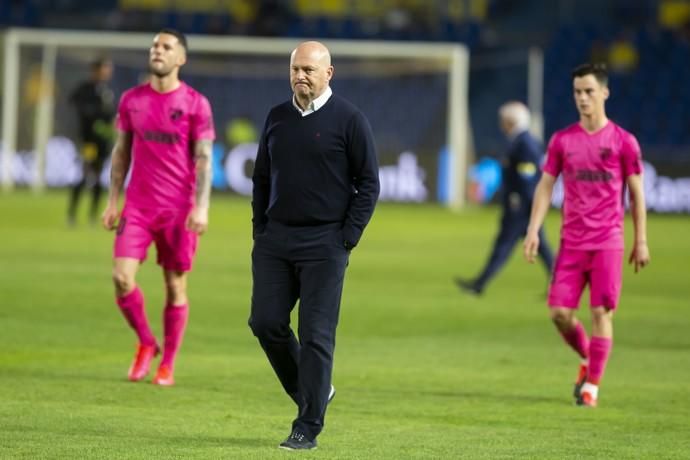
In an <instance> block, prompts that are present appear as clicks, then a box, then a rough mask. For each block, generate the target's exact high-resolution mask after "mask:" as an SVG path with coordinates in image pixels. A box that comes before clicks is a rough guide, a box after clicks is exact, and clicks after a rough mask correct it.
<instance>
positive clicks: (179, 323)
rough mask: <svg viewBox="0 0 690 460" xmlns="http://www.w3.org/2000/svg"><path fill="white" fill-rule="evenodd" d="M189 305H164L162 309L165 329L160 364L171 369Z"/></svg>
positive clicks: (180, 341) (182, 333) (182, 334)
mask: <svg viewBox="0 0 690 460" xmlns="http://www.w3.org/2000/svg"><path fill="white" fill-rule="evenodd" d="M188 316H189V307H188V306H187V305H170V304H168V305H166V306H165V310H164V311H163V330H164V331H165V343H164V345H163V358H162V359H161V366H168V367H170V368H171V369H172V368H173V364H174V362H175V355H176V354H177V350H179V348H180V344H181V343H182V337H183V336H184V330H185V327H186V326H187V317H188Z"/></svg>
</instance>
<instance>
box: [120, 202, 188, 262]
mask: <svg viewBox="0 0 690 460" xmlns="http://www.w3.org/2000/svg"><path fill="white" fill-rule="evenodd" d="M188 214H189V210H183V211H181V210H178V209H146V210H144V209H137V208H134V207H127V206H125V209H124V210H123V211H122V216H121V217H120V224H119V225H118V227H117V232H116V236H115V247H114V249H113V255H114V256H115V257H131V258H133V259H138V260H140V261H142V262H143V261H144V260H146V252H147V250H148V248H149V246H150V245H151V242H155V243H156V252H157V253H158V265H160V266H161V267H163V268H164V269H165V270H175V271H183V272H187V271H189V270H191V268H192V260H193V259H194V254H195V253H196V247H197V241H198V238H199V237H198V235H197V234H196V233H194V232H190V231H189V230H187V228H186V227H185V221H186V219H187V215H188Z"/></svg>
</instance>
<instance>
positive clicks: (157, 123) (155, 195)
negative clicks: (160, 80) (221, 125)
mask: <svg viewBox="0 0 690 460" xmlns="http://www.w3.org/2000/svg"><path fill="white" fill-rule="evenodd" d="M117 129H119V130H120V131H124V132H131V133H132V171H131V177H130V181H129V185H128V187H127V192H126V203H127V204H128V205H131V206H134V207H137V208H141V209H154V208H155V209H165V208H183V209H184V208H190V207H191V206H192V205H193V204H194V192H195V189H196V174H195V169H194V158H193V147H194V141H197V140H202V139H205V140H213V139H214V138H215V131H214V127H213V117H212V114H211V106H210V104H209V103H208V100H207V99H206V98H205V97H204V96H203V95H202V94H201V93H199V92H197V91H195V90H194V89H192V88H191V87H190V86H188V85H186V84H185V83H181V84H180V86H179V88H177V89H176V90H174V91H170V92H168V93H159V92H157V91H155V90H154V89H153V88H151V85H150V84H148V83H146V84H143V85H140V86H136V87H134V88H132V89H130V90H128V91H127V92H125V93H124V94H123V95H122V98H121V100H120V106H119V107H118V113H117Z"/></svg>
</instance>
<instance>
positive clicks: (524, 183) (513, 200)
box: [455, 102, 553, 295]
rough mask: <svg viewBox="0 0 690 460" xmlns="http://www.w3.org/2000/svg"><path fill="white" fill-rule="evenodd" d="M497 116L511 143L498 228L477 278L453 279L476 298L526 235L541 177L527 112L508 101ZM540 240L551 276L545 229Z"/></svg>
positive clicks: (524, 108)
mask: <svg viewBox="0 0 690 460" xmlns="http://www.w3.org/2000/svg"><path fill="white" fill-rule="evenodd" d="M498 113H499V123H500V126H501V131H503V133H504V134H505V135H506V137H507V138H508V139H509V140H510V147H509V148H508V152H507V155H506V157H505V158H504V168H503V184H504V186H503V196H502V200H501V204H502V207H503V215H502V217H501V227H500V230H499V232H498V235H497V236H496V241H495V242H494V247H493V250H492V252H491V256H490V257H489V260H488V261H487V262H486V265H485V266H484V269H483V270H482V271H481V273H480V274H479V276H477V277H476V278H473V279H465V278H456V280H455V282H456V284H457V285H458V287H460V289H462V290H464V291H466V292H469V293H471V294H476V295H479V294H481V293H482V292H483V291H484V288H485V287H486V285H487V283H488V282H489V281H490V280H491V278H493V277H494V276H495V275H496V273H497V272H498V271H499V270H500V269H501V267H503V265H504V264H505V263H506V261H507V260H508V256H510V253H511V251H512V250H513V247H514V246H515V243H517V242H518V240H519V239H520V238H522V237H524V236H525V233H526V232H527V224H528V223H529V217H530V212H531V209H532V198H533V196H534V189H535V188H536V186H537V183H538V182H539V177H540V175H541V174H540V173H539V171H540V164H541V157H542V149H541V146H540V145H539V142H538V141H537V140H536V139H535V138H534V136H532V135H531V134H530V132H529V131H528V128H529V123H530V113H529V110H528V109H527V107H526V106H525V105H524V104H523V103H521V102H508V103H506V104H504V105H502V106H501V108H500V109H499V112H498ZM539 241H540V244H539V256H540V258H541V260H542V262H543V263H544V266H545V267H546V270H547V272H548V273H549V274H550V273H551V269H552V267H553V254H552V252H551V248H550V246H549V243H548V242H547V240H546V237H545V235H544V229H541V230H540V231H539Z"/></svg>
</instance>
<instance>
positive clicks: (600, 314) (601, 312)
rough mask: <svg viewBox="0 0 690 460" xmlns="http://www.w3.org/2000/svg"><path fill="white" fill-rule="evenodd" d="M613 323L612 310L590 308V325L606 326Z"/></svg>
mask: <svg viewBox="0 0 690 460" xmlns="http://www.w3.org/2000/svg"><path fill="white" fill-rule="evenodd" d="M612 322H613V310H610V309H606V308H603V307H599V308H592V324H593V325H595V326H606V325H609V324H611V323H612Z"/></svg>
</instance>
